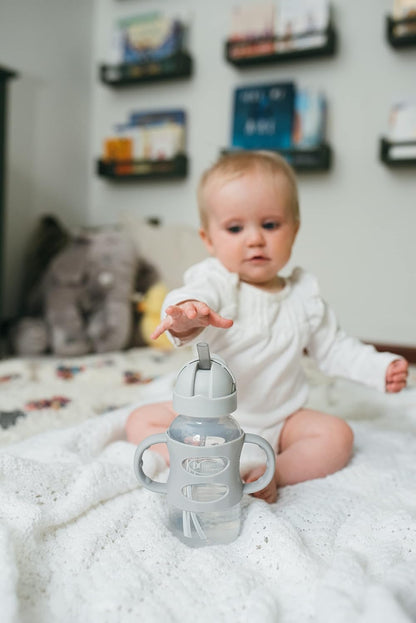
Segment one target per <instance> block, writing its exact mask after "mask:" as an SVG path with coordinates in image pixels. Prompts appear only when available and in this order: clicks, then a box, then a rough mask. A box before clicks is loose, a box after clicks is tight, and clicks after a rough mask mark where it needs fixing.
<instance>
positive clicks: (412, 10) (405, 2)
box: [393, 0, 416, 37]
mask: <svg viewBox="0 0 416 623" xmlns="http://www.w3.org/2000/svg"><path fill="white" fill-rule="evenodd" d="M393 17H394V19H396V20H400V19H408V18H412V19H416V0H394V3H393ZM415 33H416V22H414V23H412V24H400V25H398V26H395V27H394V34H395V35H397V36H399V37H401V36H403V35H410V34H415Z"/></svg>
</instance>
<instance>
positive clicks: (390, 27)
mask: <svg viewBox="0 0 416 623" xmlns="http://www.w3.org/2000/svg"><path fill="white" fill-rule="evenodd" d="M400 30H402V31H403V32H402V33H400ZM386 37H387V40H388V42H389V43H390V45H391V46H392V47H393V48H396V49H398V48H410V47H416V17H407V18H406V19H399V20H395V19H393V18H392V17H390V16H389V15H388V16H387V17H386Z"/></svg>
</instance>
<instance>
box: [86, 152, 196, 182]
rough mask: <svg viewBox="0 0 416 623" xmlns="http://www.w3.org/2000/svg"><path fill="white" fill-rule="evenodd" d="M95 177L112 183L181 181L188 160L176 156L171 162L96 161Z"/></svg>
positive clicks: (184, 156) (183, 156) (185, 171)
mask: <svg viewBox="0 0 416 623" xmlns="http://www.w3.org/2000/svg"><path fill="white" fill-rule="evenodd" d="M96 171H97V175H99V176H100V177H105V178H107V179H109V180H112V181H121V182H125V181H130V180H131V181H135V182H141V181H147V180H170V179H183V178H185V177H186V176H187V174H188V158H187V156H186V155H185V154H178V155H177V156H176V157H175V158H172V160H123V161H121V160H118V161H115V160H111V161H110V160H98V161H97V169H96Z"/></svg>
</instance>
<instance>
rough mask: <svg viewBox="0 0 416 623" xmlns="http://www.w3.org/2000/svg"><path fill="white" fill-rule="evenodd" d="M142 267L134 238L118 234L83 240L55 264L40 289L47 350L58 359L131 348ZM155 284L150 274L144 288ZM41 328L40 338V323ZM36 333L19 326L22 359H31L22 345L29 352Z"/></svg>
mask: <svg viewBox="0 0 416 623" xmlns="http://www.w3.org/2000/svg"><path fill="white" fill-rule="evenodd" d="M140 262H141V261H140V259H139V257H138V256H137V253H136V250H135V248H134V245H133V243H132V241H131V240H130V238H128V237H127V236H126V235H125V234H123V233H121V232H119V231H115V230H100V231H97V232H92V233H87V234H85V235H83V236H80V237H78V238H76V239H75V240H74V241H72V242H71V243H70V244H68V245H67V247H66V248H65V249H64V250H63V251H61V252H60V253H59V254H58V255H56V256H55V257H54V258H53V260H52V261H51V263H50V264H49V266H48V268H47V270H46V273H45V275H44V278H43V279H42V283H41V286H40V289H41V298H42V307H43V321H44V323H45V326H46V333H47V341H48V344H47V346H48V347H49V349H50V350H51V351H52V352H53V353H54V354H56V355H59V356H63V357H66V356H72V355H84V354H86V353H89V352H109V351H116V350H120V349H123V348H125V347H126V346H128V345H129V343H130V340H131V335H132V329H133V305H132V296H133V293H134V292H135V289H136V279H137V275H138V271H139V266H140ZM155 279H156V275H155V274H154V272H153V274H152V271H150V272H149V271H148V281H149V283H148V284H146V286H145V287H146V288H147V287H148V286H149V285H150V284H151V282H152V281H154V280H155ZM142 286H143V284H142ZM36 322H37V325H36V331H37V334H36V335H39V326H38V325H39V319H37V320H36ZM34 332H35V325H34V326H33V327H32V326H31V323H30V322H29V321H28V319H27V318H25V319H23V320H22V321H21V322H20V323H19V325H18V327H17V330H16V339H15V344H16V345H17V347H16V350H17V351H18V353H19V354H28V353H27V352H22V350H23V351H24V350H25V347H24V346H22V345H24V344H26V351H27V348H28V345H29V343H30V337H31V335H32V334H33V336H34V335H35V333H34ZM33 343H34V340H32V344H33ZM38 343H40V342H39V338H38ZM19 344H20V347H19ZM45 346H46V344H43V351H44V350H46V348H45ZM19 351H20V352H19ZM32 351H33V348H32ZM29 354H34V353H33V352H31V353H29Z"/></svg>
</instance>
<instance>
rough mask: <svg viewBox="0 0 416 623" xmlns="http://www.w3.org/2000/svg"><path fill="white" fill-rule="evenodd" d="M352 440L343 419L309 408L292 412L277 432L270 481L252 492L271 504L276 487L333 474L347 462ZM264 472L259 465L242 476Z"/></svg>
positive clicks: (258, 475)
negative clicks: (274, 466)
mask: <svg viewBox="0 0 416 623" xmlns="http://www.w3.org/2000/svg"><path fill="white" fill-rule="evenodd" d="M353 441H354V435H353V432H352V430H351V428H350V427H349V426H348V424H347V423H346V422H344V420H341V419H340V418H338V417H335V416H334V415H328V414H327V413H320V412H319V411H312V410H311V409H300V410H299V411H296V413H294V414H293V415H291V416H290V417H289V418H288V419H287V420H286V422H285V425H284V427H283V429H282V432H281V435H280V440H279V448H278V455H277V457H276V472H275V478H274V480H272V481H271V483H270V484H269V485H268V486H267V487H266V488H265V489H263V490H262V491H258V492H257V493H254V494H253V495H254V496H255V497H259V498H262V499H263V500H265V501H266V502H269V503H272V502H275V501H276V499H277V489H278V488H279V487H284V486H285V485H294V484H296V483H298V482H304V481H305V480H313V479H314V478H322V477H323V476H327V475H328V474H333V473H334V472H336V471H338V470H340V469H342V468H343V467H345V465H346V464H347V463H348V461H349V459H350V457H351V454H352V446H353ZM264 471H265V467H264V466H262V465H260V466H258V467H257V468H255V469H253V470H251V471H250V473H249V474H247V475H246V478H245V479H246V480H247V482H251V481H253V480H257V478H259V477H260V476H261V475H262V474H263V473H264Z"/></svg>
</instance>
